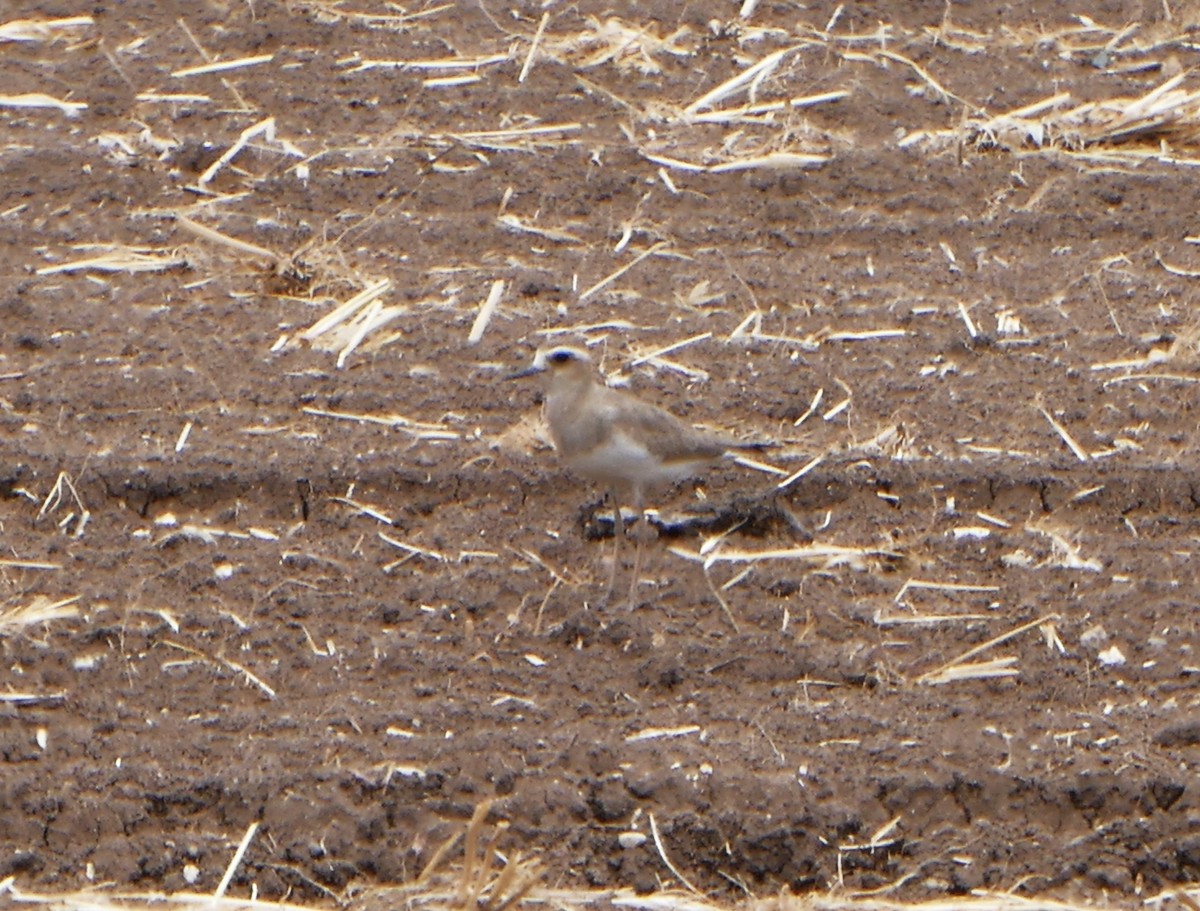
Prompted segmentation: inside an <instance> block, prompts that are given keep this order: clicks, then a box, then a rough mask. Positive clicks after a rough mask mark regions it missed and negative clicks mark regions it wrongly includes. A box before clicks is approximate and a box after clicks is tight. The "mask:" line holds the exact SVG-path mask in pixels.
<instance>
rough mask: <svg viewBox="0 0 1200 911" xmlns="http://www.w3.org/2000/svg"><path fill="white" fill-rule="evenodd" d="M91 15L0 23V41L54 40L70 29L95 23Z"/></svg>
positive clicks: (63, 35) (64, 34)
mask: <svg viewBox="0 0 1200 911" xmlns="http://www.w3.org/2000/svg"><path fill="white" fill-rule="evenodd" d="M95 24H96V20H95V19H93V18H92V17H91V16H68V17H66V18H63V19H13V20H12V21H10V22H5V23H4V24H3V25H0V41H54V40H55V39H56V38H61V37H65V36H66V32H67V30H68V29H77V28H87V27H88V26H90V25H95Z"/></svg>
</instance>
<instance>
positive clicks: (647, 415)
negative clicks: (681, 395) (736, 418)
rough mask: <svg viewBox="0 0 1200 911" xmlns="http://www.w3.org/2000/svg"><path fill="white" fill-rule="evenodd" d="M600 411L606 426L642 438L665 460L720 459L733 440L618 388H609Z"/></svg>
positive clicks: (616, 431)
mask: <svg viewBox="0 0 1200 911" xmlns="http://www.w3.org/2000/svg"><path fill="white" fill-rule="evenodd" d="M604 392H605V393H606V394H605V396H604V401H603V403H601V406H600V408H599V409H598V411H599V412H600V413H601V414H602V415H603V422H604V424H605V426H606V428H608V429H611V431H612V432H615V433H621V434H624V435H625V436H626V437H630V438H633V439H636V440H639V441H641V442H642V443H644V444H645V446H646V449H648V450H649V451H650V452H652V453H654V454H655V455H656V456H657V457H658V458H659V459H661V460H662V461H663V462H666V463H670V462H695V461H706V460H709V459H716V458H718V457H719V456H720V455H721V454H722V453H723V452H725V450H727V449H729V448H730V447H731V446H733V445H734V443H733V441H732V440H726V439H723V438H721V437H719V436H717V435H715V434H711V433H705V432H704V431H702V430H698V429H696V428H695V427H693V426H691V425H690V424H686V423H684V422H683V421H681V420H680V419H679V418H677V417H675V415H673V414H671V412H669V411H667V410H666V409H665V408H659V407H658V406H657V405H651V404H650V403H649V402H643V401H642V400H641V399H639V398H635V397H634V396H632V395H630V394H628V393H625V392H622V391H620V390H617V389H606V390H604Z"/></svg>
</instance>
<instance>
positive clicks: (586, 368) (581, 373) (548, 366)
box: [509, 345, 592, 386]
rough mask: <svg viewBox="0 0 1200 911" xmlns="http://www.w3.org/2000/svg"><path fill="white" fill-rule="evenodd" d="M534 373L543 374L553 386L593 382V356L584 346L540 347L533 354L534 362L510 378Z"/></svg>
mask: <svg viewBox="0 0 1200 911" xmlns="http://www.w3.org/2000/svg"><path fill="white" fill-rule="evenodd" d="M534 374H541V375H542V376H543V377H544V379H545V382H546V383H547V384H548V385H551V386H558V385H562V384H571V383H580V382H591V381H592V358H591V355H589V354H588V353H587V352H586V351H584V350H583V349H582V348H573V347H571V346H570V345H555V346H554V347H552V348H539V349H538V352H537V354H535V355H534V356H533V363H532V364H530V365H529V366H528V367H526V368H525V369H524V370H520V371H518V372H517V373H514V374H513V375H512V376H511V377H509V379H517V378H519V377H523V376H533V375H534Z"/></svg>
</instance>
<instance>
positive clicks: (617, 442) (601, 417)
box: [512, 345, 759, 608]
mask: <svg viewBox="0 0 1200 911" xmlns="http://www.w3.org/2000/svg"><path fill="white" fill-rule="evenodd" d="M533 374H541V375H542V377H543V382H544V386H545V390H546V399H545V414H546V423H547V424H548V425H549V427H550V436H551V438H552V439H553V441H554V448H555V450H556V451H557V452H558V455H559V458H561V459H562V460H563V462H565V463H566V465H567V467H568V468H570V469H571V470H572V471H573V472H575V473H576V474H578V475H580V476H581V477H583V478H586V479H587V480H590V481H596V482H598V483H600V484H603V485H605V486H606V487H607V488H608V491H609V495H610V499H611V500H612V507H613V517H614V529H615V533H616V543H615V545H614V550H613V565H612V571H611V573H610V575H609V580H608V593H609V594H611V593H612V588H613V584H614V582H615V581H616V573H617V562H618V559H619V556H620V551H621V538H622V537H623V535H624V522H623V521H622V518H621V504H622V502H624V503H627V504H629V505H631V506H633V508H634V510H635V511H636V512H637V515H638V517H639V518H641V519H643V521H644V520H645V514H644V510H645V507H646V494H647V492H648V491H650V490H652V489H654V488H656V487H660V486H665V485H667V484H671V483H674V482H676V481H681V480H683V479H684V478H687V477H691V476H692V475H694V474H696V473H697V472H699V471H701V470H703V469H704V468H706V467H707V466H709V465H711V464H712V463H714V462H715V461H717V460H718V459H720V458H721V456H723V455H724V454H725V453H726V452H728V451H729V450H731V449H752V448H757V447H758V445H759V444H754V443H741V442H738V441H737V440H734V439H732V438H729V437H724V436H720V435H718V434H715V433H711V432H708V431H704V430H700V429H698V428H696V427H692V426H691V425H689V424H686V423H684V422H683V421H681V420H680V419H679V418H677V417H675V415H673V414H671V412H669V411H667V410H666V409H664V408H660V407H658V406H657V405H652V404H650V403H649V402H643V401H642V400H641V399H639V398H636V397H635V396H634V395H632V394H631V393H629V392H625V391H623V390H619V389H612V388H610V387H608V386H605V385H603V384H602V383H600V382H597V379H596V371H595V368H594V366H593V364H592V359H591V356H590V355H589V354H588V353H587V352H586V351H584V350H583V349H580V348H573V347H571V346H568V345H559V346H556V347H552V348H542V349H539V350H538V352H537V354H536V355H535V356H534V359H533V363H532V364H531V365H530V366H529V367H528V368H526V369H525V370H522V371H520V372H518V373H515V374H513V375H512V378H514V379H515V378H518V377H523V376H530V375H533ZM641 556H642V536H641V535H638V536H637V549H636V551H635V556H634V564H633V579H632V580H631V581H630V585H629V606H630V607H631V608H632V607H633V606H634V605H633V599H634V596H635V594H636V591H637V585H638V574H639V572H640V571H641Z"/></svg>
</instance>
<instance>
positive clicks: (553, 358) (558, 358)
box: [550, 351, 571, 364]
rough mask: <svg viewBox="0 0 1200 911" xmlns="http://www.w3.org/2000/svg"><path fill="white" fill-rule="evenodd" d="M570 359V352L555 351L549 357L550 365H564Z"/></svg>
mask: <svg viewBox="0 0 1200 911" xmlns="http://www.w3.org/2000/svg"><path fill="white" fill-rule="evenodd" d="M570 359H571V352H570V351H555V352H554V353H553V354H551V355H550V363H551V364H565V363H566V362H567V361H569V360H570Z"/></svg>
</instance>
